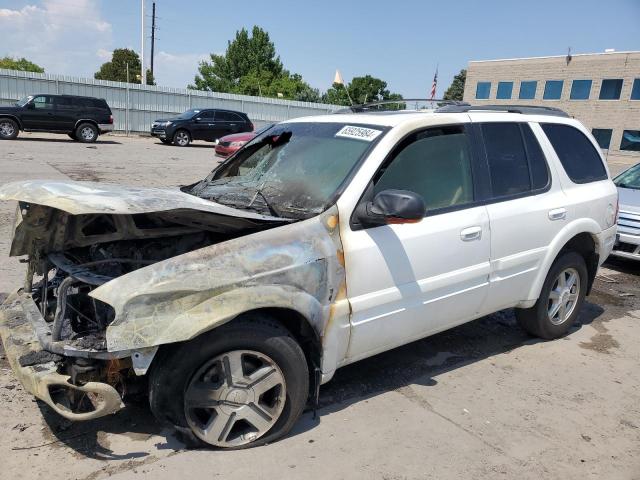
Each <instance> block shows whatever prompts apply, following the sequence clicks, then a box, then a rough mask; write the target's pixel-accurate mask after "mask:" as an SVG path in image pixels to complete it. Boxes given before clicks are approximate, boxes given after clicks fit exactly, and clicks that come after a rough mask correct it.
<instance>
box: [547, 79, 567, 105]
mask: <svg viewBox="0 0 640 480" xmlns="http://www.w3.org/2000/svg"><path fill="white" fill-rule="evenodd" d="M563 85H564V81H563V80H547V83H545V85H544V95H543V97H542V98H544V99H545V100H560V97H561V96H562V86H563Z"/></svg>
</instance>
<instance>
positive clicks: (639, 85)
mask: <svg viewBox="0 0 640 480" xmlns="http://www.w3.org/2000/svg"><path fill="white" fill-rule="evenodd" d="M631 100H640V78H636V79H635V80H634V81H633V88H632V89H631Z"/></svg>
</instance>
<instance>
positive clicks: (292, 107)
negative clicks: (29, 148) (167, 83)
mask: <svg viewBox="0 0 640 480" xmlns="http://www.w3.org/2000/svg"><path fill="white" fill-rule="evenodd" d="M36 93H52V94H67V95H86V96H89V97H98V98H104V99H105V100H106V101H107V103H108V104H109V106H110V107H111V110H112V111H113V116H114V121H115V129H116V130H120V131H131V132H148V131H149V129H150V127H151V123H152V122H153V121H154V120H156V119H158V118H162V117H167V116H171V115H175V114H177V113H182V112H184V111H185V110H188V109H189V108H227V109H230V110H239V111H242V112H245V113H247V115H249V118H250V119H251V120H252V121H253V123H254V124H255V125H256V127H259V126H261V125H263V124H265V123H271V122H280V121H283V120H287V119H289V118H295V117H304V116H308V115H321V114H325V113H330V112H332V111H334V110H335V109H338V108H342V107H340V106H338V105H328V104H323V103H310V102H297V101H293V100H279V99H276V98H266V97H252V96H248V95H235V94H231V93H215V92H202V91H199V90H187V89H181V88H168V87H159V86H151V85H144V86H143V85H138V84H135V83H123V82H109V81H105V80H95V79H92V78H77V77H69V76H65V75H52V74H48V73H33V72H21V71H17V70H4V69H0V102H2V103H8V102H15V101H16V100H18V99H20V98H22V97H24V96H26V95H33V94H36Z"/></svg>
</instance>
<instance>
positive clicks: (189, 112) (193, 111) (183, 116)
mask: <svg viewBox="0 0 640 480" xmlns="http://www.w3.org/2000/svg"><path fill="white" fill-rule="evenodd" d="M201 111H202V110H200V109H196V108H192V109H189V110H187V111H186V112H184V113H181V114H180V115H177V116H176V117H174V118H179V119H180V120H189V119H190V118H193V116H194V115H196V114H198V113H200V112H201Z"/></svg>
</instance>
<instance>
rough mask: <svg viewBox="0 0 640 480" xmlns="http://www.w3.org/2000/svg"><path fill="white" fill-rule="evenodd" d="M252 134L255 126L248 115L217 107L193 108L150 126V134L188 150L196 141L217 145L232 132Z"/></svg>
mask: <svg viewBox="0 0 640 480" xmlns="http://www.w3.org/2000/svg"><path fill="white" fill-rule="evenodd" d="M251 131H253V123H251V120H249V117H248V116H247V114H246V113H243V112H236V111H234V110H220V109H216V108H206V109H199V108H192V109H191V110H187V111H186V112H184V113H182V114H180V115H177V116H175V117H171V118H168V119H159V120H156V121H154V122H153V125H151V135H152V136H153V137H157V138H159V139H160V141H162V143H165V144H170V143H173V144H174V145H177V146H179V147H186V146H187V145H189V144H190V143H191V142H192V141H193V140H206V141H208V142H214V141H216V140H217V139H219V138H220V137H224V136H225V135H229V134H230V133H241V132H251Z"/></svg>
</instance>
